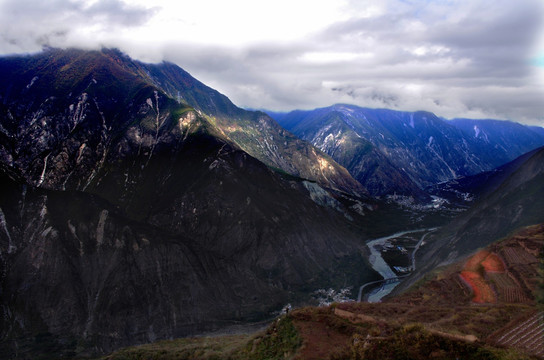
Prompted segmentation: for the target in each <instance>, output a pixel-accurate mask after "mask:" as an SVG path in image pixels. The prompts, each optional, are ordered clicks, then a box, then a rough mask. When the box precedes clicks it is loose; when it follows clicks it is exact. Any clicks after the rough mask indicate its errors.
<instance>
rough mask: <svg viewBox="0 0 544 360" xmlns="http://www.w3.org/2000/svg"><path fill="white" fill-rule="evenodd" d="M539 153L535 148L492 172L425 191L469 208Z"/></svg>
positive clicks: (438, 185)
mask: <svg viewBox="0 0 544 360" xmlns="http://www.w3.org/2000/svg"><path fill="white" fill-rule="evenodd" d="M539 151H540V148H537V149H535V150H533V151H529V152H528V153H526V154H523V155H522V156H520V157H518V158H517V159H515V160H513V161H510V162H508V163H506V164H504V165H502V166H499V167H497V168H495V169H493V170H490V171H485V172H482V173H479V174H476V175H471V176H465V177H460V178H457V179H454V180H450V181H447V182H443V183H439V184H436V185H432V186H429V187H427V188H426V189H425V190H426V191H427V192H429V193H430V194H432V195H436V196H439V197H441V198H445V199H446V200H448V201H449V202H450V203H452V204H455V205H456V206H470V205H471V204H472V203H473V202H474V200H477V199H479V198H481V197H485V196H487V195H489V194H491V193H492V192H494V191H495V190H496V189H497V188H498V187H499V186H500V185H501V184H502V183H503V182H504V181H505V180H506V179H507V178H508V177H509V176H511V175H512V174H513V173H514V172H516V171H517V170H518V169H519V168H520V167H521V166H522V165H523V164H524V163H525V162H526V161H527V160H528V159H530V158H531V157H532V156H533V155H534V154H536V153H537V152H539Z"/></svg>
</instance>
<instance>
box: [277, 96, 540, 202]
mask: <svg viewBox="0 0 544 360" xmlns="http://www.w3.org/2000/svg"><path fill="white" fill-rule="evenodd" d="M272 115H274V114H272ZM277 120H278V121H279V122H280V124H281V125H282V126H284V127H285V128H286V129H288V130H290V131H292V132H293V133H295V134H296V135H298V136H299V137H300V138H302V139H305V140H308V141H310V142H311V143H312V144H314V145H315V146H316V147H318V148H319V149H321V150H323V151H324V152H326V153H328V154H329V155H330V156H331V157H333V158H334V159H335V160H337V161H338V162H339V163H340V164H342V165H344V166H345V167H346V168H347V169H348V170H349V171H350V173H351V174H352V175H353V176H354V177H355V178H356V179H357V180H359V181H360V182H361V183H362V184H363V185H365V186H366V187H367V188H368V189H369V191H370V193H371V194H373V195H387V194H392V193H397V194H403V195H410V196H414V197H417V198H424V197H425V195H424V192H423V191H422V190H423V189H424V188H425V187H426V186H430V185H433V184H437V183H440V182H443V181H448V180H451V179H454V178H458V177H461V176H467V175H473V174H476V173H480V172H483V171H488V170H491V169H493V168H495V167H497V166H500V165H502V164H503V163H505V162H507V161H510V160H513V159H514V158H515V157H517V156H519V155H521V154H523V153H525V152H527V151H530V150H532V149H534V148H536V147H538V146H542V145H544V137H543V136H542V135H541V134H539V133H538V132H536V131H533V130H532V129H531V128H529V127H525V126H522V125H519V124H515V123H504V124H503V123H500V124H499V125H500V126H497V127H498V128H499V130H497V131H494V130H493V129H492V127H493V125H494V124H495V122H484V121H472V120H471V121H461V120H455V121H451V122H450V121H445V120H442V119H439V118H438V117H437V116H436V115H434V114H432V113H428V112H422V111H420V112H401V111H393V110H386V109H368V108H361V107H357V106H353V105H343V104H338V105H333V106H330V107H326V108H320V109H315V110H311V111H298V110H297V111H293V112H290V113H287V114H283V115H281V116H278V117H277ZM469 122H470V124H471V126H476V125H474V124H476V123H477V124H480V122H481V123H482V124H481V125H478V126H480V127H479V128H478V129H480V128H481V129H483V130H480V132H479V133H478V136H474V133H467V132H466V124H468V123H469ZM495 125H496V124H495ZM484 134H485V136H487V139H488V140H485V139H484V140H482V136H484ZM489 138H491V139H492V140H489ZM510 149H512V150H510Z"/></svg>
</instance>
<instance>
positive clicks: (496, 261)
mask: <svg viewBox="0 0 544 360" xmlns="http://www.w3.org/2000/svg"><path fill="white" fill-rule="evenodd" d="M481 264H482V265H483V267H484V269H485V271H486V272H505V271H506V269H505V267H504V263H503V262H502V260H501V259H500V258H499V257H498V256H497V254H494V253H491V254H489V255H488V256H487V257H486V258H485V259H484V260H483V261H482V262H481Z"/></svg>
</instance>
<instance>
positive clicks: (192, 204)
mask: <svg viewBox="0 0 544 360" xmlns="http://www.w3.org/2000/svg"><path fill="white" fill-rule="evenodd" d="M0 78H1V79H2V80H1V81H0V160H1V163H0V170H1V171H0V175H1V176H0V178H1V181H2V191H1V192H0V209H1V211H0V266H1V268H2V271H1V274H2V278H1V282H0V286H1V287H0V291H1V294H2V296H1V299H0V301H1V305H2V308H3V311H4V314H5V316H4V317H3V318H2V320H1V321H2V326H1V329H2V330H1V338H2V342H1V346H0V347H1V351H2V357H4V355H5V357H11V356H13V354H14V353H21V354H30V355H29V356H31V355H36V354H41V353H42V352H43V351H51V357H58V356H60V355H66V356H68V355H70V354H75V353H85V352H89V351H90V352H93V351H95V352H103V351H107V350H110V349H113V348H117V347H119V346H122V345H126V344H134V343H142V342H148V341H152V340H155V339H161V338H169V337H176V336H183V335H187V334H194V333H198V332H202V331H204V330H212V329H217V328H221V327H223V326H226V325H229V324H233V323H238V322H240V321H251V320H259V319H263V318H266V317H269V316H270V314H271V313H272V312H273V311H277V310H278V309H280V308H281V306H283V305H285V303H286V302H288V301H292V302H297V301H301V300H302V299H307V298H308V294H309V293H311V292H312V291H314V290H316V289H318V288H321V287H325V286H332V287H335V288H339V287H344V286H349V284H359V283H361V282H362V281H365V280H368V279H372V278H374V277H375V274H374V273H373V271H372V270H370V269H369V267H368V265H366V260H365V258H364V257H365V253H364V252H365V251H366V250H365V249H364V247H361V245H362V241H361V240H362V239H364V229H362V228H361V227H360V226H359V225H358V222H359V221H360V220H361V219H362V218H363V215H364V214H365V213H367V212H369V211H370V209H371V208H372V206H370V205H368V204H367V203H366V202H365V201H366V200H365V199H363V198H360V197H358V196H357V195H358V194H364V193H365V191H364V188H363V187H362V186H361V185H360V184H358V183H357V182H356V181H355V180H353V178H352V177H351V176H350V175H349V174H348V173H347V171H346V170H345V169H344V168H342V167H341V166H339V165H338V164H337V163H336V162H335V161H334V160H332V159H331V158H330V157H328V156H326V155H324V154H322V153H321V152H320V151H319V150H317V149H315V148H314V147H313V146H312V145H311V144H309V143H307V142H304V141H301V140H299V139H297V138H295V137H294V136H293V135H291V134H290V133H288V132H287V131H285V130H283V129H281V128H280V127H279V125H277V124H276V123H275V122H274V121H273V120H272V119H270V118H269V117H268V116H267V115H265V114H263V113H254V112H247V111H244V110H240V109H238V108H236V107H235V106H234V105H232V103H231V102H230V101H229V100H228V99H227V98H226V97H224V96H223V95H221V94H219V93H217V92H215V91H213V90H212V89H210V88H207V87H205V86H204V85H203V84H201V83H199V82H198V81H196V80H195V79H193V78H192V77H190V76H189V75H188V74H187V73H185V72H184V71H183V70H181V69H179V68H177V67H175V66H173V65H171V64H160V65H149V64H143V63H139V62H137V61H133V60H131V59H129V58H127V57H126V56H124V55H123V54H120V53H119V52H117V51H114V50H103V51H92V52H86V51H80V50H66V51H61V50H49V51H46V52H43V53H40V54H37V55H33V56H23V57H8V58H2V59H0ZM178 91H179V96H178ZM172 94H174V95H172ZM354 269H355V270H354ZM23 356H26V355H23Z"/></svg>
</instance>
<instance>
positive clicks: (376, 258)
mask: <svg viewBox="0 0 544 360" xmlns="http://www.w3.org/2000/svg"><path fill="white" fill-rule="evenodd" d="M436 229H437V228H430V229H417V230H407V231H401V232H397V233H395V234H392V235H388V236H384V237H381V238H378V239H374V240H371V241H369V242H368V243H367V244H366V245H367V246H368V248H369V250H370V256H369V261H370V264H371V266H372V268H373V269H374V270H376V272H378V273H379V274H380V275H381V276H382V277H383V280H378V281H372V282H369V283H366V284H363V285H362V286H361V287H360V288H359V294H358V299H357V301H361V300H362V293H363V289H364V288H365V287H366V286H369V285H373V284H379V283H382V285H381V286H380V287H377V288H375V289H373V290H372V291H370V293H368V295H367V296H366V301H368V302H379V301H381V299H382V298H383V297H384V296H386V295H387V294H389V293H390V292H391V291H393V289H394V288H395V287H396V286H397V285H398V284H399V283H400V282H401V281H402V278H403V277H405V276H397V275H396V274H395V272H394V271H393V269H391V267H390V266H389V264H387V262H385V260H384V259H383V257H382V253H381V251H380V250H379V248H381V247H383V246H384V245H385V243H386V242H387V241H388V240H391V239H394V238H397V237H400V236H403V235H406V234H411V233H418V232H424V231H425V234H423V235H422V236H421V239H420V240H419V241H418V243H417V245H416V246H415V248H414V250H413V251H412V254H411V255H410V259H411V269H412V271H414V270H415V268H416V262H415V255H416V252H417V251H418V250H419V247H420V246H421V244H422V243H423V240H424V239H425V237H426V236H427V235H428V234H429V233H431V232H432V231H435V230H436Z"/></svg>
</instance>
